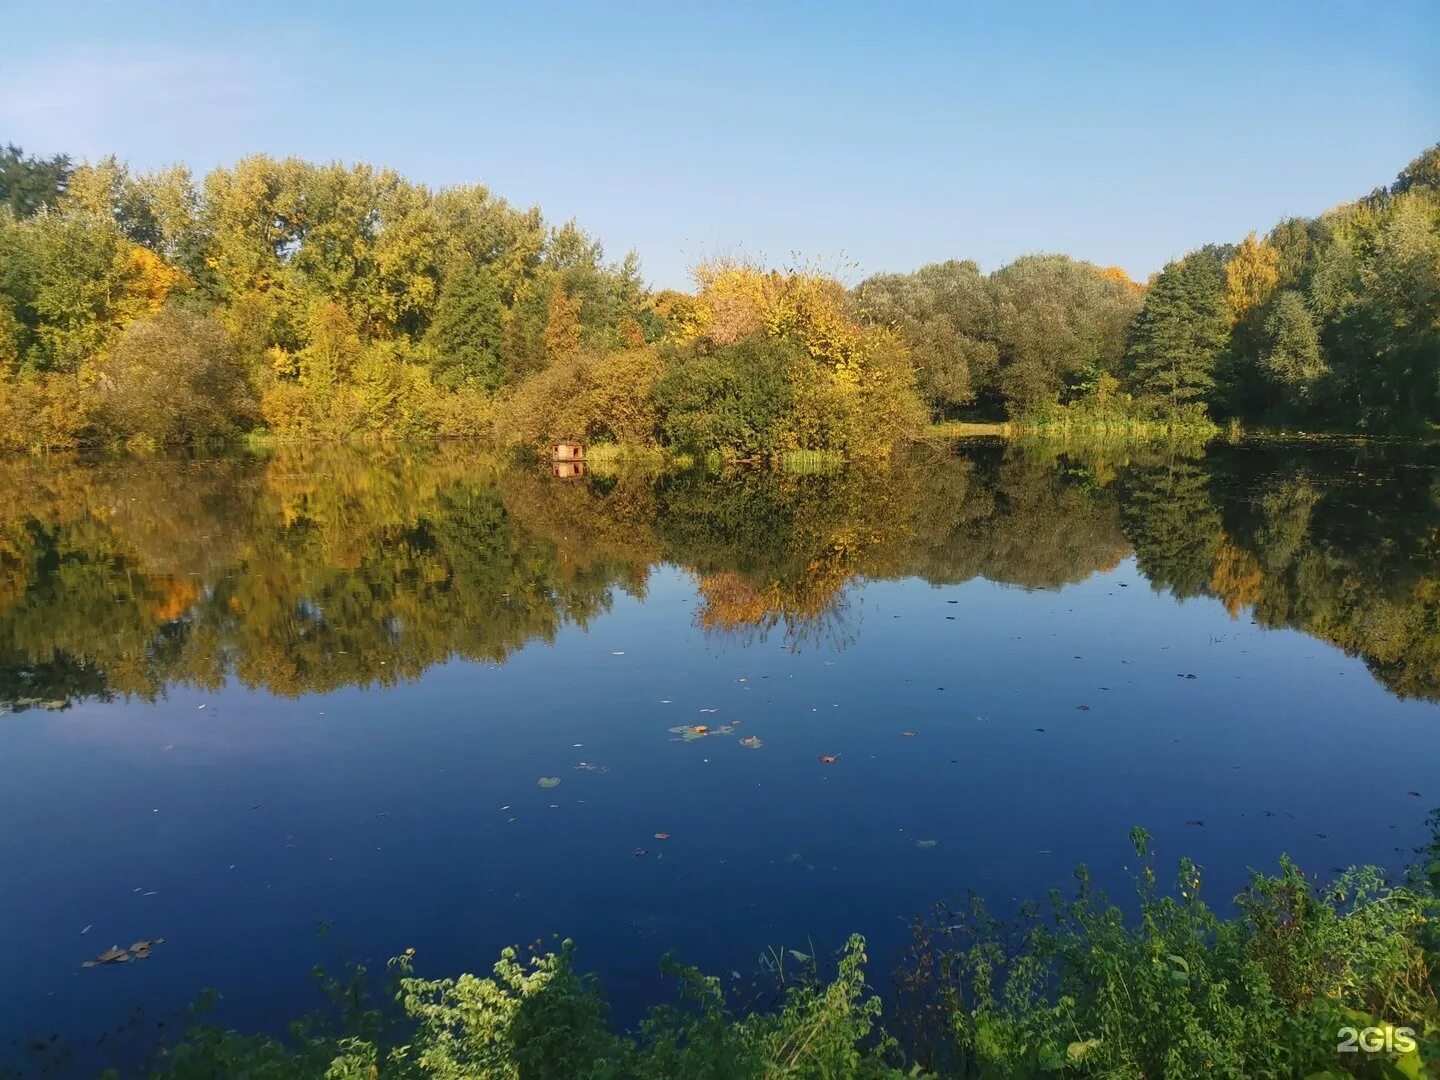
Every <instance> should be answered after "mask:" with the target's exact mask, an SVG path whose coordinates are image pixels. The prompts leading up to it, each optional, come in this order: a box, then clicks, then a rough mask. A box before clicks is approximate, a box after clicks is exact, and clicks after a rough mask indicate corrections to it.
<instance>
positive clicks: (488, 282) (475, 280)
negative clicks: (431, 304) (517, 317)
mask: <svg viewBox="0 0 1440 1080" xmlns="http://www.w3.org/2000/svg"><path fill="white" fill-rule="evenodd" d="M504 330H505V305H504V303H503V301H502V300H501V296H500V285H499V282H497V281H496V279H495V275H494V274H492V273H491V272H490V270H489V269H488V268H487V267H485V266H482V265H478V264H476V263H473V262H467V263H464V264H462V265H460V266H459V267H457V268H456V269H455V270H452V271H451V272H450V273H449V274H448V275H446V279H445V285H444V287H443V288H442V290H441V292H440V300H439V302H438V303H437V304H436V307H435V318H434V321H432V322H431V324H430V330H429V332H428V334H427V336H426V342H427V344H428V345H429V346H430V348H431V350H432V351H433V353H434V360H433V361H432V362H431V374H432V376H433V377H434V379H435V381H436V382H437V383H439V384H440V385H441V386H447V387H451V388H454V387H458V386H462V385H464V384H465V383H475V384H478V385H480V386H482V387H484V388H485V389H486V390H497V389H499V387H500V384H501V382H502V381H503V379H504V369H503V367H502V365H501V363H500V340H501V336H502V335H503V333H504Z"/></svg>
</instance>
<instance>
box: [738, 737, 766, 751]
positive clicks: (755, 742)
mask: <svg viewBox="0 0 1440 1080" xmlns="http://www.w3.org/2000/svg"><path fill="white" fill-rule="evenodd" d="M740 745H741V746H743V747H745V748H746V749H747V750H759V749H760V747H762V746H764V745H765V744H764V743H763V742H761V741H760V736H758V735H750V736H747V737H746V738H744V739H741V740H740Z"/></svg>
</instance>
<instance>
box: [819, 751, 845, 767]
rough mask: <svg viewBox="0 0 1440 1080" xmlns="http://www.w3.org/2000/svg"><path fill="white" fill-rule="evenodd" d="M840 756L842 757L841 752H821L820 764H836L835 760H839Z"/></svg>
mask: <svg viewBox="0 0 1440 1080" xmlns="http://www.w3.org/2000/svg"><path fill="white" fill-rule="evenodd" d="M839 758H840V755H839V754H821V755H820V764H821V765H834V764H835V762H836V761H837V760H839Z"/></svg>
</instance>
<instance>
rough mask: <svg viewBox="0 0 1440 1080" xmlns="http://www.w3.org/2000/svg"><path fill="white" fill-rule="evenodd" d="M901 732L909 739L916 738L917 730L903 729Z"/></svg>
mask: <svg viewBox="0 0 1440 1080" xmlns="http://www.w3.org/2000/svg"><path fill="white" fill-rule="evenodd" d="M900 734H901V735H904V736H905V737H906V738H907V739H913V738H915V732H913V731H902V732H900Z"/></svg>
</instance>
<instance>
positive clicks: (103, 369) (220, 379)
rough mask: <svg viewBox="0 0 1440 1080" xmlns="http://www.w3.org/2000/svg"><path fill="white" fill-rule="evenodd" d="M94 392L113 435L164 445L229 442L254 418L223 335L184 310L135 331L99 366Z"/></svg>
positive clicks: (232, 352)
mask: <svg viewBox="0 0 1440 1080" xmlns="http://www.w3.org/2000/svg"><path fill="white" fill-rule="evenodd" d="M97 386H98V390H99V396H100V408H101V417H102V421H103V423H104V425H105V427H106V428H107V429H108V430H109V431H111V432H113V433H115V434H117V435H121V436H125V437H132V436H137V435H138V436H143V437H145V438H148V439H151V440H153V441H155V442H156V443H161V444H165V443H180V442H188V441H192V440H195V439H202V438H207V437H211V436H216V435H224V434H226V433H228V432H230V431H232V430H234V429H235V427H236V426H237V425H239V424H243V423H245V422H247V421H249V420H251V419H252V417H253V414H254V410H255V396H254V392H253V390H252V389H251V388H250V386H249V384H248V382H247V379H246V376H245V372H244V371H243V369H242V368H241V365H240V363H239V361H238V359H237V357H236V355H235V350H234V348H233V347H232V346H231V344H230V338H229V336H228V335H227V334H226V333H225V330H224V328H223V327H222V326H220V324H219V323H217V322H216V321H215V320H214V319H211V318H208V317H206V316H203V315H199V314H196V313H194V312H191V311H187V310H185V309H183V308H173V307H172V308H168V309H166V310H165V311H163V312H161V313H159V314H158V315H154V316H151V317H147V318H144V319H140V320H138V321H136V322H135V323H133V324H132V325H131V326H130V327H129V328H128V329H127V330H126V331H125V334H124V336H123V337H121V339H120V341H119V343H118V344H117V345H116V346H115V348H114V350H113V351H112V352H111V353H110V354H109V356H107V357H106V358H105V360H104V361H103V362H101V364H100V365H99V368H98V372H97Z"/></svg>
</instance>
